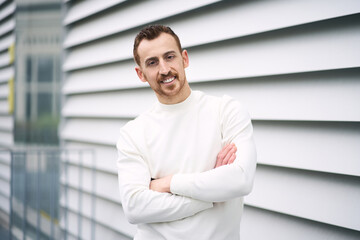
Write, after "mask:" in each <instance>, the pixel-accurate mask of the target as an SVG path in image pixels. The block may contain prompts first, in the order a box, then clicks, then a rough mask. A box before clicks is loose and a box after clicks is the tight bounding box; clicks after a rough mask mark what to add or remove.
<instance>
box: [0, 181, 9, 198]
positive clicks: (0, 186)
mask: <svg viewBox="0 0 360 240" xmlns="http://www.w3.org/2000/svg"><path fill="white" fill-rule="evenodd" d="M0 195H2V196H10V185H9V181H8V180H5V179H2V178H0Z"/></svg>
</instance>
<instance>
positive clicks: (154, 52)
mask: <svg viewBox="0 0 360 240" xmlns="http://www.w3.org/2000/svg"><path fill="white" fill-rule="evenodd" d="M137 51H138V54H139V56H140V60H141V61H143V60H145V59H147V58H149V57H156V56H160V55H162V54H164V53H166V52H169V51H177V52H179V48H178V46H177V43H176V40H175V38H174V37H173V36H171V35H170V34H167V33H161V34H160V35H159V36H158V37H157V38H155V39H152V40H148V39H144V40H142V41H141V42H140V44H139V47H138V50H137Z"/></svg>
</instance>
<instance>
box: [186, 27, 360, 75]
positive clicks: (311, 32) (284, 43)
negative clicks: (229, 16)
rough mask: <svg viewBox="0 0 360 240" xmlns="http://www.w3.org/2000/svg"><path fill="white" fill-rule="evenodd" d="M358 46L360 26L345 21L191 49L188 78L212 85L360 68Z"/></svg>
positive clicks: (359, 47) (359, 50) (359, 49)
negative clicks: (226, 81) (290, 74)
mask: <svg viewBox="0 0 360 240" xmlns="http://www.w3.org/2000/svg"><path fill="white" fill-rule="evenodd" d="M326 26H327V27H326ZM325 27H326V28H325ZM359 42H360V24H352V23H349V22H346V21H344V24H342V23H341V21H340V22H339V23H338V24H336V27H335V26H334V27H331V28H330V27H329V26H328V25H327V24H321V26H320V25H319V26H317V28H313V29H309V28H306V29H300V28H299V29H296V31H294V30H282V32H279V33H274V32H271V33H268V34H266V35H263V37H262V38H259V37H258V36H253V37H248V38H245V39H240V40H233V41H229V42H224V43H218V44H214V45H212V46H208V47H206V48H205V47H201V48H195V49H191V51H189V58H190V66H189V68H188V71H187V73H188V74H187V76H188V78H189V79H196V81H202V80H203V81H209V80H219V79H233V78H243V77H255V76H268V75H277V74H287V73H298V72H310V71H321V70H330V69H341V68H352V67H359V66H360V54H358V53H359V52H360V44H358V43H359ZM334 49H336V51H334Z"/></svg>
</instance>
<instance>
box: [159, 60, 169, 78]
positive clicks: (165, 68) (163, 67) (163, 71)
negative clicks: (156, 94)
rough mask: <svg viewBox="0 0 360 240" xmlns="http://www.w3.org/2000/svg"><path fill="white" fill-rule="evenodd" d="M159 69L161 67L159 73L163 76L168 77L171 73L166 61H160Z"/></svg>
mask: <svg viewBox="0 0 360 240" xmlns="http://www.w3.org/2000/svg"><path fill="white" fill-rule="evenodd" d="M159 67H160V69H159V73H160V74H161V75H168V73H169V72H170V66H169V64H168V63H167V62H166V61H164V60H161V61H160V64H159Z"/></svg>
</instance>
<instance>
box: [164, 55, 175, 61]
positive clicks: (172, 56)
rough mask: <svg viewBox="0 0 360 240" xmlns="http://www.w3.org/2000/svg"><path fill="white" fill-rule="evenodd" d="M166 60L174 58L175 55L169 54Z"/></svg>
mask: <svg viewBox="0 0 360 240" xmlns="http://www.w3.org/2000/svg"><path fill="white" fill-rule="evenodd" d="M166 58H167V59H168V60H171V59H173V58H175V55H174V54H170V55H168V56H167V57H166Z"/></svg>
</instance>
